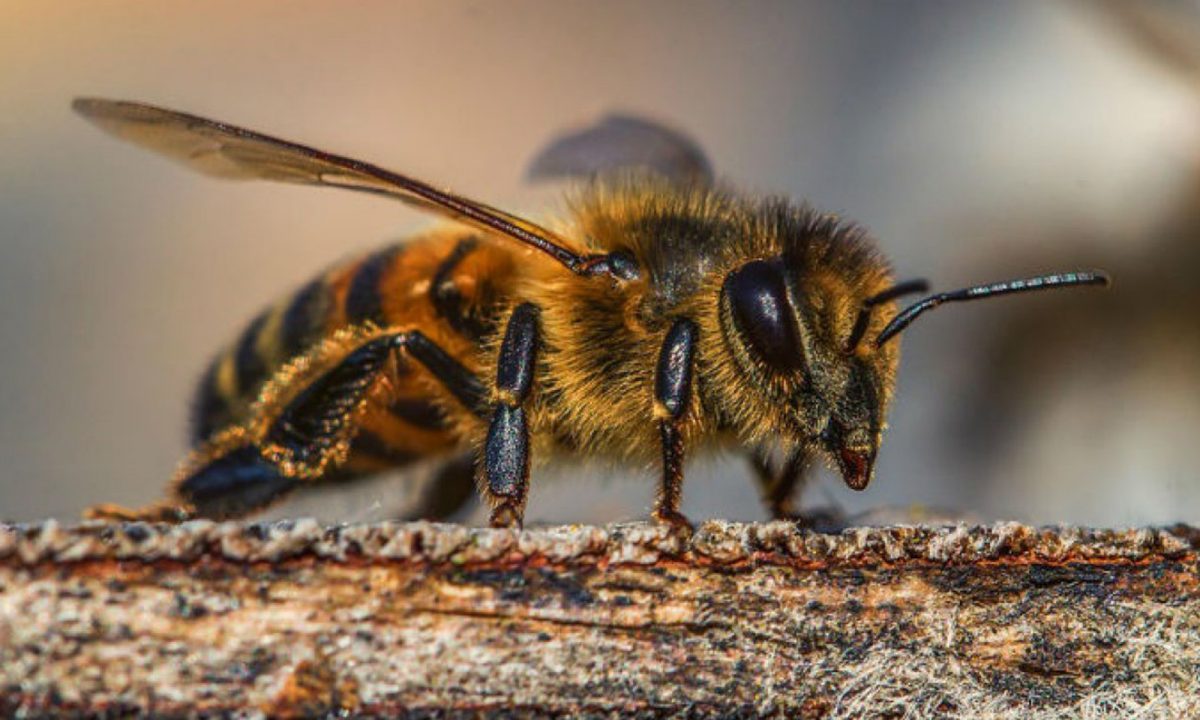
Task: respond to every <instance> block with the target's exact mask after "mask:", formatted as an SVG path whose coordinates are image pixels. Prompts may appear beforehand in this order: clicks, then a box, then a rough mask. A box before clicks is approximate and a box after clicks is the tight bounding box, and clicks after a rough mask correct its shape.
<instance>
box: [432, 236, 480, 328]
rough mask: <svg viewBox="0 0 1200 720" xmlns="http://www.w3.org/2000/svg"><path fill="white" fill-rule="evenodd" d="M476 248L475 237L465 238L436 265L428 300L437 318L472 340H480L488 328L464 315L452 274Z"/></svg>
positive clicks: (459, 294) (468, 315)
mask: <svg viewBox="0 0 1200 720" xmlns="http://www.w3.org/2000/svg"><path fill="white" fill-rule="evenodd" d="M477 247H479V239H478V238H475V237H467V238H463V239H462V240H459V241H458V243H457V244H456V245H455V246H454V249H453V250H451V251H450V254H449V255H447V256H446V258H445V259H444V260H442V262H441V264H440V265H438V269H437V272H435V273H434V275H433V282H432V283H431V284H430V286H429V300H430V302H431V303H432V304H433V307H434V309H436V310H437V312H438V315H440V316H441V317H442V319H444V320H445V321H446V322H448V323H449V324H450V327H452V328H454V330H455V331H456V332H458V333H459V334H461V335H463V336H465V337H468V338H471V339H472V340H478V339H480V338H482V337H483V335H484V333H486V332H487V330H488V328H487V326H486V325H485V324H484V323H482V322H480V320H479V318H477V317H473V316H472V315H470V314H468V313H467V312H466V310H467V308H466V307H465V303H464V301H463V296H462V292H461V291H460V290H459V289H458V285H456V284H455V283H454V278H453V277H452V275H453V273H454V270H455V269H456V268H458V265H459V264H460V263H461V262H462V261H463V258H465V257H467V256H468V255H470V254H471V253H472V252H473V251H474V250H475V248H477Z"/></svg>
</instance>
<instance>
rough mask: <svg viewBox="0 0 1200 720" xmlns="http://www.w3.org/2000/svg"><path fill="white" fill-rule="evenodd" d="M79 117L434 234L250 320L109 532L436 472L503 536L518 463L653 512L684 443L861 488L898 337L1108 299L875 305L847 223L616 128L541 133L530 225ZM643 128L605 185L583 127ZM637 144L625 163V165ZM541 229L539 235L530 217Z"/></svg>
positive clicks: (206, 137) (996, 290)
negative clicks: (639, 476) (579, 470)
mask: <svg viewBox="0 0 1200 720" xmlns="http://www.w3.org/2000/svg"><path fill="white" fill-rule="evenodd" d="M74 108H75V110H76V111H77V112H79V113H80V114H81V115H83V116H84V117H85V118H87V119H88V120H90V121H92V122H94V123H95V124H96V125H98V126H100V127H101V128H102V129H104V130H107V131H108V132H110V133H112V134H114V135H116V136H117V137H120V138H122V139H124V140H128V141H131V142H133V143H136V144H138V145H142V146H144V147H146V148H149V149H151V150H154V151H157V152H159V153H162V154H164V155H166V156H167V157H169V158H173V159H175V160H177V161H180V162H182V163H184V164H186V165H188V166H189V167H191V168H193V169H195V170H198V171H200V172H202V173H206V174H209V175H215V176H218V177H224V178H241V179H262V180H274V181H278V182H285V183H298V184H303V185H317V186H323V187H335V188H344V189H347V190H354V191H358V192H367V193H373V194H376V195H382V196H385V197H388V198H391V199H394V200H399V201H401V202H403V203H406V204H408V205H411V206H415V207H417V208H419V209H421V210H425V211H429V212H432V213H434V214H436V215H440V216H442V217H443V218H445V219H448V220H450V221H451V222H450V223H447V224H445V225H444V226H441V227H437V228H435V229H433V230H429V231H427V232H424V233H420V234H417V235H415V236H413V237H412V238H410V239H408V240H407V241H405V242H401V243H398V244H395V245H390V246H387V247H384V248H382V249H380V250H377V251H375V252H373V253H371V254H368V255H365V256H363V257H359V258H356V259H353V260H351V261H349V262H345V263H342V264H338V265H335V266H333V267H332V268H331V269H329V270H327V271H326V272H325V273H324V274H322V275H320V276H318V277H317V278H316V279H314V280H312V281H311V282H309V283H308V284H306V285H304V286H303V287H302V288H301V289H300V290H299V291H298V292H296V293H295V294H293V295H292V296H291V297H290V298H287V299H285V300H284V301H283V302H280V303H277V304H275V305H273V306H271V307H269V308H268V309H267V310H265V311H264V312H263V313H262V314H260V315H259V316H258V317H257V318H255V319H254V320H253V321H252V322H251V323H250V324H249V325H248V326H247V327H246V328H245V330H244V331H243V332H242V333H241V335H240V337H239V338H238V339H237V340H236V341H235V342H234V343H233V344H232V345H231V346H230V347H229V348H227V349H226V350H225V351H224V352H223V353H221V354H219V355H218V356H217V357H216V359H215V360H214V361H213V362H212V364H211V365H210V366H209V368H208V370H207V372H206V373H205V374H204V376H203V379H202V380H201V382H200V385H199V389H198V391H197V396H196V401H195V404H194V413H193V415H194V417H193V437H194V441H195V446H194V449H193V450H192V451H191V452H190V454H189V455H188V456H187V457H186V458H185V459H184V460H183V462H182V463H181V465H180V467H179V470H178V472H177V474H176V476H175V477H174V479H173V480H172V482H171V484H170V489H169V493H168V497H167V498H166V499H165V500H162V501H159V502H157V503H155V504H152V505H150V506H148V507H145V508H142V509H137V510H127V509H124V508H120V507H116V506H111V505H102V506H98V507H95V508H92V509H90V510H89V511H88V513H89V515H90V516H92V517H102V518H110V519H145V520H181V519H186V518H192V517H208V518H230V517H237V516H241V515H245V514H248V513H250V512H253V511H255V510H257V509H260V508H263V507H265V506H266V505H268V504H270V503H272V502H274V501H275V500H277V499H279V498H281V497H283V496H284V495H285V494H287V493H289V492H290V491H292V490H294V489H296V488H298V487H301V486H303V485H306V484H309V483H314V482H318V481H330V480H339V479H343V478H351V477H355V476H361V475H364V474H370V473H374V472H378V471H381V470H385V469H388V468H394V467H401V466H404V465H407V464H409V463H411V462H413V461H414V460H417V459H421V458H436V457H441V458H446V464H445V469H444V470H443V472H442V473H441V474H440V476H439V478H438V479H437V480H436V481H435V490H436V502H433V503H431V505H432V507H433V509H434V510H433V512H434V514H437V515H443V516H444V515H445V514H447V513H448V512H449V511H451V510H453V509H454V508H455V507H457V506H458V505H459V504H461V503H462V502H464V501H465V500H467V499H468V498H469V497H470V494H471V488H472V485H476V484H477V486H478V491H479V494H480V495H481V496H482V497H483V499H484V500H485V501H486V502H487V503H488V505H489V506H490V509H491V514H490V521H491V524H492V525H493V526H498V527H512V526H520V525H521V524H522V522H523V517H524V512H525V505H526V499H527V496H528V492H529V476H530V466H531V462H532V460H533V459H534V458H538V459H544V458H548V457H552V456H556V455H584V456H607V457H610V458H616V459H619V460H624V461H628V462H640V463H647V462H654V461H655V460H656V459H658V460H659V461H660V462H661V469H662V472H661V481H660V484H659V488H658V496H657V500H656V503H655V508H654V510H653V516H654V518H656V519H657V520H659V521H661V522H665V523H669V524H671V525H674V526H677V527H680V528H690V523H689V521H688V520H687V518H686V517H685V516H684V515H683V514H681V512H680V509H679V507H680V495H681V491H682V485H683V477H684V473H683V468H684V459H685V454H686V453H688V452H693V451H695V450H698V449H702V448H706V447H735V448H740V449H742V450H744V451H745V452H747V453H748V455H749V456H750V458H751V460H752V466H753V467H754V468H755V469H756V471H757V472H756V475H757V478H758V482H759V485H760V487H761V490H762V493H763V497H764V500H765V503H766V506H767V509H768V510H769V511H770V513H771V514H772V515H773V516H774V517H777V518H786V517H793V518H795V517H800V515H799V513H797V512H796V508H795V507H794V505H793V497H794V496H795V495H796V493H797V490H798V488H799V486H800V485H801V483H802V481H803V479H804V478H805V476H806V468H807V467H808V466H809V465H810V463H811V461H812V460H814V459H818V458H819V459H823V460H825V461H826V462H827V463H829V464H830V465H832V466H833V467H834V468H835V469H836V470H837V471H839V472H840V474H841V476H842V478H843V479H844V480H845V482H846V484H847V485H848V486H850V487H851V488H854V489H855V490H863V489H864V488H866V487H867V485H868V484H869V483H870V482H871V480H872V477H873V475H874V465H875V459H876V455H877V453H878V450H879V447H880V442H881V439H882V433H883V430H884V422H885V418H886V416H887V411H888V407H889V405H890V404H891V401H892V395H893V390H894V387H895V383H896V370H897V364H898V362H899V359H900V353H899V348H898V345H899V343H898V342H897V336H898V335H899V334H900V333H901V332H902V331H903V330H904V329H905V328H907V327H908V326H909V325H910V324H911V323H912V322H913V321H914V320H916V319H917V318H918V317H920V316H922V315H923V314H925V313H926V312H927V311H929V310H931V309H933V308H935V307H937V306H939V305H941V304H943V303H950V302H961V301H966V300H977V299H982V298H991V297H997V296H1000V295H1006V294H1011V293H1022V292H1027V291H1033V290H1044V289H1050V288H1066V287H1073V286H1085V285H1107V284H1108V277H1107V276H1106V275H1105V274H1104V273H1103V272H1100V271H1080V272H1064V273H1055V274H1049V275H1041V276H1037V277H1031V278H1027V279H1021V280H1011V281H1007V282H997V283H990V284H986V285H978V286H973V287H967V288H963V289H959V290H953V291H950V292H943V293H937V294H934V295H929V296H927V297H924V298H922V299H920V300H918V301H917V302H915V303H914V304H912V305H910V306H909V307H907V308H906V309H904V310H902V311H900V310H898V309H897V305H896V300H897V299H898V298H899V297H901V296H904V295H909V294H913V293H924V292H926V290H927V285H926V283H925V282H924V281H922V280H915V281H908V282H900V283H897V282H895V281H894V279H893V277H892V273H891V270H890V269H889V266H888V263H887V262H886V261H885V259H884V258H883V256H882V255H881V254H880V253H879V252H878V251H877V249H876V247H875V243H874V242H873V241H872V240H871V239H870V238H869V237H868V235H867V234H866V233H865V232H864V231H863V230H861V229H860V228H858V227H857V226H856V225H854V224H853V223H851V222H847V221H844V220H842V219H839V218H837V217H835V216H833V215H828V214H822V213H819V212H817V211H815V210H813V209H812V208H810V207H809V206H807V205H805V204H799V203H796V202H792V201H789V200H786V199H780V198H760V197H754V196H750V195H746V194H742V193H739V192H736V191H734V190H732V189H730V188H727V187H723V186H721V185H719V184H717V183H714V182H713V181H712V177H711V172H710V171H709V169H708V168H709V166H708V163H707V160H706V159H705V158H704V157H703V154H702V153H700V152H699V150H698V148H697V147H696V146H695V145H694V143H692V142H691V141H690V140H689V139H688V138H686V137H684V136H682V135H680V134H678V133H675V132H673V131H671V130H669V129H667V128H664V127H661V126H656V125H654V124H652V123H645V122H642V121H637V120H636V119H630V118H615V119H613V120H611V121H609V122H608V123H606V125H605V126H602V127H601V128H599V129H597V130H593V131H585V132H583V133H579V134H577V135H574V136H569V137H567V138H564V139H563V140H561V141H560V142H558V143H556V144H555V145H552V146H551V148H550V150H548V151H547V152H546V153H544V154H543V156H542V157H540V158H539V160H538V161H537V162H535V164H534V170H535V173H540V174H542V175H554V174H572V173H574V174H581V172H582V174H592V175H594V179H593V181H591V182H588V183H584V184H583V185H582V188H581V189H580V190H578V191H577V192H576V193H575V194H574V195H573V196H571V197H570V200H569V202H568V204H567V209H566V210H565V211H564V212H563V213H562V214H561V216H560V217H557V218H555V219H554V220H553V221H552V222H551V223H547V224H544V225H543V224H536V223H534V222H531V221H529V220H526V219H524V218H520V217H517V216H515V215H512V214H510V213H507V212H504V211H503V210H498V209H496V208H493V207H489V206H488V205H485V204H483V203H480V202H477V201H474V200H469V199H467V198H465V197H462V196H460V195H456V194H452V193H450V192H447V191H444V190H439V189H437V188H435V187H434V186H432V185H429V184H426V183H424V182H421V181H419V180H415V179H413V178H411V177H408V176H405V175H401V174H399V173H395V172H391V171H389V170H385V169H383V168H381V167H378V166H376V165H372V164H370V163H365V162H361V161H358V160H354V159H351V158H348V157H342V156H339V155H333V154H330V153H327V152H323V151H321V150H317V149H315V148H312V147H307V146H305V145H299V144H296V143H293V142H289V141H286V140H281V139H278V138H274V137H271V136H268V135H264V134H261V133H258V132H254V131H251V130H246V129H243V128H240V127H237V126H234V125H229V124H226V123H222V122H216V121H213V120H209V119H205V118H202V117H197V116H194V115H189V114H186V113H182V112H176V111H173V110H167V109H163V108H159V107H154V106H151V105H146V104H141V103H134V102H120V101H112V100H101V99H88V98H81V99H77V100H76V101H75V102H74ZM613 134H616V135H624V136H627V137H629V136H633V137H635V138H636V137H640V138H641V140H639V141H638V142H635V143H634V146H638V147H640V148H641V150H640V151H637V152H634V153H633V154H631V155H629V156H628V157H624V158H618V160H617V164H618V165H621V166H634V165H638V164H642V165H647V166H648V168H649V169H646V168H642V169H641V170H640V171H637V172H633V171H631V172H627V173H615V174H614V173H611V172H602V171H606V170H609V169H611V168H609V167H607V165H606V163H608V164H611V162H610V161H609V160H606V159H604V153H603V152H597V149H598V148H600V149H602V146H603V145H604V143H603V142H602V140H603V138H604V137H606V136H608V135H613ZM639 153H640V154H639ZM551 225H552V227H553V228H554V229H551V227H550V226H551Z"/></svg>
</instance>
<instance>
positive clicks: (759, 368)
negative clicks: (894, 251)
mask: <svg viewBox="0 0 1200 720" xmlns="http://www.w3.org/2000/svg"><path fill="white" fill-rule="evenodd" d="M821 235H822V233H814V234H812V235H810V236H809V238H810V240H811V238H812V237H813V236H816V237H818V238H820V236H821ZM814 246H815V247H818V248H821V247H822V245H821V243H819V242H818V243H812V242H809V243H808V245H807V247H809V248H811V247H814ZM823 247H824V248H826V250H824V251H823V252H822V253H821V254H820V257H821V259H822V260H823V262H813V261H812V260H813V257H812V255H809V256H807V257H805V256H803V255H799V254H797V253H795V252H789V248H788V246H787V245H785V246H784V251H783V252H782V253H780V254H779V255H776V256H768V257H765V258H756V259H752V260H749V261H745V262H743V263H741V264H739V265H736V266H735V267H733V269H732V270H730V271H728V273H727V274H726V275H725V277H724V280H723V283H722V285H721V301H720V307H721V310H720V318H721V333H722V335H724V338H725V346H726V347H727V348H728V349H729V350H730V355H731V356H732V358H733V367H734V368H735V369H734V373H733V374H732V375H730V376H726V377H723V378H721V380H720V381H719V387H718V388H717V392H719V393H722V396H723V398H724V399H725V402H724V403H723V405H724V407H726V408H729V409H731V411H730V412H728V413H727V415H728V416H729V417H730V418H731V419H732V425H733V426H734V427H735V428H738V429H739V430H740V433H741V434H742V435H743V436H744V437H745V438H746V439H748V440H751V441H753V442H757V443H768V444H770V443H781V444H783V445H785V446H788V445H790V446H798V447H803V448H805V449H806V450H808V451H810V452H813V451H815V452H816V453H818V454H821V455H824V456H825V457H826V458H828V459H829V462H830V464H831V465H833V466H834V467H836V468H837V469H838V470H839V471H840V472H841V474H842V478H843V479H844V480H845V481H846V484H847V485H849V486H850V487H851V488H853V489H855V490H862V489H863V488H865V487H866V486H867V485H868V484H869V483H870V481H871V478H872V475H873V472H874V465H875V456H876V454H877V453H878V450H879V444H880V440H881V439H882V431H883V427H884V419H885V417H886V413H887V409H888V405H889V404H890V401H891V397H892V392H893V389H894V387H895V380H896V368H897V366H898V364H899V360H900V354H899V350H898V349H897V343H896V342H893V340H895V339H896V337H897V336H898V335H899V334H900V333H901V332H902V331H904V330H905V329H906V328H907V327H908V326H909V325H910V324H911V323H912V322H913V321H914V320H916V319H917V318H918V317H920V316H921V315H923V314H925V313H926V312H928V311H929V310H932V309H934V308H936V307H938V306H940V305H942V304H944V303H950V302H962V301H968V300H979V299H985V298H990V297H997V296H1001V295H1009V294H1013V293H1025V292H1030V291H1038V290H1049V289H1057V288H1069V287H1079V286H1107V285H1108V284H1109V279H1108V276H1107V275H1106V274H1105V273H1103V272H1101V271H1078V272H1066V273H1054V274H1049V275H1039V276H1036V277H1030V278H1024V279H1019V280H1008V281H1003V282H994V283H988V284H984V285H975V286H971V287H965V288H961V289H958V290H951V291H948V292H941V293H936V294H934V295H929V296H927V297H925V298H922V299H920V300H918V301H917V302H915V303H913V304H912V305H910V306H909V307H907V308H905V309H904V310H903V311H899V312H898V311H897V309H896V307H895V300H896V298H898V297H901V296H903V295H908V294H911V293H922V292H925V291H926V290H927V289H928V284H927V283H926V282H925V281H924V280H912V281H909V282H904V283H900V284H896V285H893V284H892V283H891V278H890V274H889V273H888V271H887V268H886V266H885V265H884V263H882V261H879V260H878V259H877V258H876V257H875V256H873V255H871V254H870V253H864V252H855V247H856V246H855V244H854V243H853V242H843V243H841V244H838V243H831V244H825V245H824V246H823ZM860 247H861V246H860ZM828 248H837V251H832V252H831V251H829V250H828Z"/></svg>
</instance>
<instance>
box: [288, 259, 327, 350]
mask: <svg viewBox="0 0 1200 720" xmlns="http://www.w3.org/2000/svg"><path fill="white" fill-rule="evenodd" d="M328 309H329V295H328V291H327V290H326V288H325V279H324V278H317V279H316V280H313V281H312V282H310V283H308V284H307V285H305V286H304V287H302V288H300V290H299V291H297V292H296V294H295V295H293V296H292V301H291V302H290V303H288V306H287V308H286V309H285V310H284V311H283V320H282V322H281V323H280V325H279V348H280V350H281V351H282V353H283V356H284V357H285V358H293V357H295V356H297V355H299V354H300V353H302V352H304V351H305V350H307V349H308V346H309V345H312V344H313V343H315V342H316V341H317V340H320V339H321V337H322V336H323V333H324V331H325V315H326V313H327V312H328Z"/></svg>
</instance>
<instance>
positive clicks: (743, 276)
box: [724, 258, 804, 372]
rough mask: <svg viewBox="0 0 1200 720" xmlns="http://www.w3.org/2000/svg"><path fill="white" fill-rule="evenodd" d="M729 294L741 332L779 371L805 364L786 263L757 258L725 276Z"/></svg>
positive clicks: (790, 370) (793, 369)
mask: <svg viewBox="0 0 1200 720" xmlns="http://www.w3.org/2000/svg"><path fill="white" fill-rule="evenodd" d="M724 291H725V297H726V298H728V299H729V309H730V310H731V311H732V314H733V323H734V326H735V327H736V329H737V331H738V333H739V334H740V335H741V336H742V337H743V338H745V339H746V340H748V341H749V345H750V347H751V349H752V350H753V351H754V353H755V354H757V355H758V356H759V357H760V358H761V359H762V360H763V361H764V362H766V363H767V364H768V365H770V366H771V367H772V368H774V369H775V370H778V371H781V372H792V371H796V370H800V369H802V368H803V367H804V348H803V346H802V345H801V344H800V330H799V328H797V327H796V311H795V308H793V307H792V303H791V301H790V300H789V299H788V294H787V284H786V283H785V282H784V279H783V262H782V260H780V259H778V258H775V259H772V260H753V261H751V262H748V263H746V264H745V265H743V266H741V267H740V268H738V269H737V270H734V271H733V272H731V273H730V274H729V276H728V277H726V278H725V287H724Z"/></svg>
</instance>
